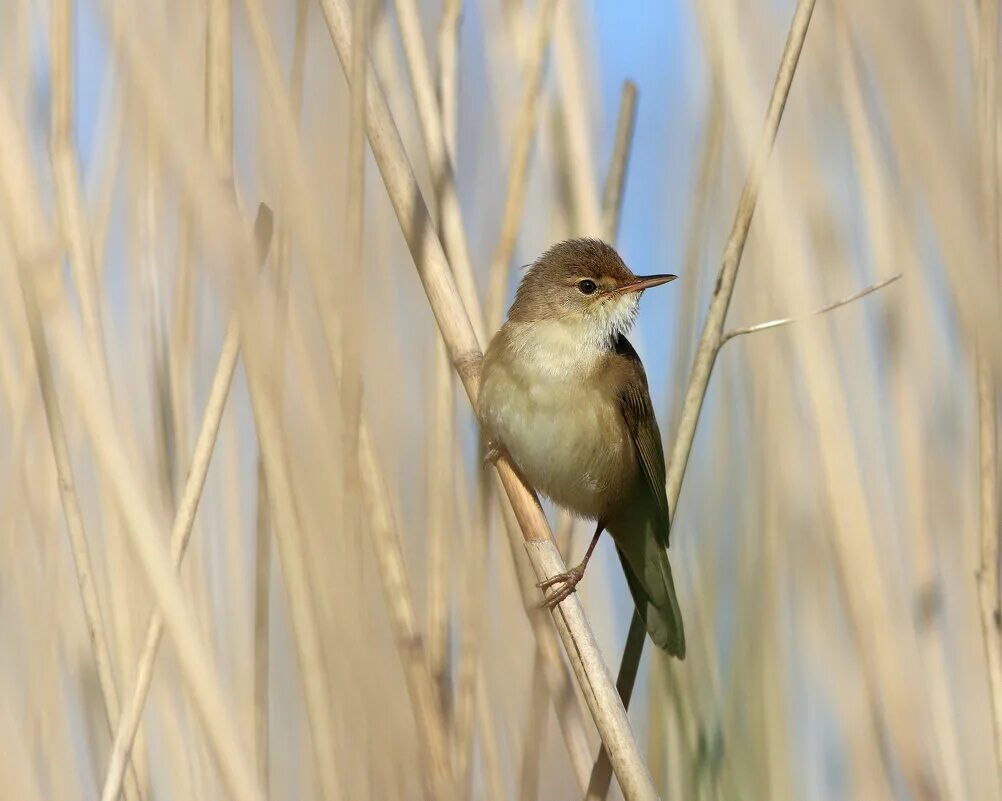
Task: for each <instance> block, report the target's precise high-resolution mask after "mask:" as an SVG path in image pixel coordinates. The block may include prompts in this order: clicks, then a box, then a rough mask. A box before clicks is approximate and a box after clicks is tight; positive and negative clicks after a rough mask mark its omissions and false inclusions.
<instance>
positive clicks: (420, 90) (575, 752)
mask: <svg viewBox="0 0 1002 801" xmlns="http://www.w3.org/2000/svg"><path fill="white" fill-rule="evenodd" d="M410 5H413V2H412V0H411V2H410ZM321 6H322V9H323V11H324V16H325V18H326V21H327V25H328V29H329V31H330V34H331V38H332V40H333V41H334V44H335V47H336V48H337V51H338V56H339V58H340V61H341V64H342V67H343V68H345V69H346V70H347V65H348V64H350V63H351V52H352V50H351V37H350V33H349V28H348V25H347V19H348V16H347V12H346V10H345V8H344V4H343V2H341V0H323V2H322V3H321ZM399 16H400V25H401V36H402V37H403V39H404V42H405V51H406V52H407V53H408V54H409V55H408V66H409V71H410V75H411V81H412V83H413V85H414V94H415V97H416V98H423V100H420V101H419V105H418V108H419V116H420V119H421V123H422V131H423V136H424V139H425V142H426V144H427V143H431V144H430V145H427V146H428V150H429V160H430V161H431V162H432V164H434V163H435V159H436V158H438V159H441V158H443V157H444V153H445V151H444V149H442V148H436V146H435V144H434V143H435V142H438V141H441V140H442V139H443V138H444V136H443V134H442V133H441V130H442V126H441V122H440V121H439V119H438V115H437V113H435V109H434V107H432V108H431V109H430V110H429V109H428V108H425V112H424V113H420V109H421V108H422V107H426V106H427V105H428V104H430V103H433V101H434V93H433V91H432V89H431V86H430V80H431V78H430V69H429V68H428V67H427V64H426V61H425V59H424V58H423V51H422V50H421V48H420V47H419V45H418V44H417V42H419V41H420V32H419V29H418V28H417V26H416V24H415V21H416V19H417V14H416V9H413V8H411V9H410V10H408V2H402V3H400V14H399ZM368 85H369V90H368V96H369V110H368V115H367V120H366V121H367V125H368V126H369V140H370V144H371V145H372V149H373V153H374V155H375V156H376V160H377V163H378V164H379V167H380V171H381V173H382V175H383V180H384V183H385V184H386V186H387V191H388V193H389V194H390V198H391V200H392V201H394V203H395V206H396V208H395V210H396V212H397V217H398V219H399V220H400V221H401V226H402V227H404V228H405V235H407V232H408V230H410V226H411V225H418V224H419V222H420V221H414V222H413V223H412V222H411V220H412V219H413V218H412V217H411V212H410V211H409V210H407V209H406V207H403V210H402V208H401V206H402V204H403V203H404V202H413V198H417V197H419V196H420V195H419V191H418V188H417V185H416V182H415V181H414V178H413V173H412V171H411V169H410V164H409V161H408V160H407V156H406V154H405V152H404V149H403V145H402V143H401V142H400V139H399V135H398V134H397V132H396V126H395V124H394V122H393V118H392V116H391V114H390V111H389V108H388V107H387V105H386V101H385V99H384V98H383V96H382V93H381V92H380V90H379V84H378V81H376V80H375V79H374V78H373V79H370V80H369V81H368ZM433 173H435V170H434V168H433ZM438 174H439V175H440V176H441V179H442V184H441V185H440V187H439V188H440V190H441V191H442V197H443V199H444V198H447V197H448V196H449V194H450V188H451V192H452V194H453V195H454V193H455V190H454V185H453V179H452V175H451V169H449V168H448V165H447V164H446V165H443V166H441V167H440V168H439V170H438ZM408 179H409V180H408ZM403 198H407V199H408V200H406V201H404V200H402V199H403ZM457 209H458V206H457ZM425 214H426V212H425ZM450 219H452V218H450V216H449V215H448V213H447V208H446V207H445V206H443V209H442V226H443V227H444V228H447V229H448V230H451V231H452V234H451V235H450V237H451V238H450V239H447V240H446V242H453V245H454V247H455V252H457V253H459V254H463V253H465V252H466V250H467V249H466V244H465V241H466V240H465V232H464V231H463V228H462V222H461V220H460V219H459V218H458V217H456V218H454V219H453V222H451V223H450ZM450 253H451V252H450ZM447 266H451V269H452V271H453V272H455V273H456V274H457V276H459V275H462V274H464V273H466V272H467V271H470V272H469V276H468V278H467V279H466V283H470V284H472V283H473V277H472V267H471V266H470V264H469V261H468V260H467V259H464V258H463V257H462V255H460V257H459V258H458V259H456V260H454V261H452V262H451V264H449V265H447ZM457 281H458V284H459V286H460V287H461V286H462V285H463V283H464V282H463V281H461V280H458V279H457ZM464 302H465V298H464ZM469 308H470V306H469V305H467V309H469ZM473 327H474V329H475V330H477V329H478V325H477V323H474V324H473ZM479 327H482V325H480V326H479ZM477 353H478V354H479V345H478V346H477ZM516 561H517V559H516ZM526 591H527V592H530V593H531V595H528V596H525V598H524V602H525V603H526V605H527V606H529V605H531V604H532V603H533V601H532V600H530V598H532V599H534V598H535V597H536V595H535V592H534V590H531V589H528V588H527V589H526ZM533 632H534V634H535V636H536V637H537V641H538V644H539V651H540V653H541V654H543V655H545V656H546V658H548V659H551V660H555V661H553V662H552V664H551V665H550V666H549V669H548V670H547V671H546V675H547V678H548V685H549V687H550V694H551V697H552V698H553V702H554V706H555V710H556V713H557V719H558V721H559V722H560V728H561V733H562V734H563V737H564V741H565V743H566V744H567V747H568V751H569V753H570V754H571V760H572V763H573V764H574V765H575V768H576V771H575V772H576V775H577V776H578V778H579V780H580V782H581V787H582V789H583V788H584V777H585V776H586V775H587V764H586V763H587V762H588V761H590V760H589V759H588V757H587V754H588V746H587V736H586V735H585V733H584V731H583V729H582V726H581V720H580V714H579V713H578V712H577V710H576V700H575V699H574V698H573V694H570V695H568V692H567V691H568V688H569V677H568V674H567V669H566V667H565V666H564V665H563V663H562V662H561V661H560V660H559V657H558V656H557V651H556V649H555V648H554V647H553V645H554V642H553V635H552V631H551V630H550V629H548V628H547V627H545V626H538V625H534V626H533ZM568 699H569V701H568Z"/></svg>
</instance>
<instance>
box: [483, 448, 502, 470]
mask: <svg viewBox="0 0 1002 801" xmlns="http://www.w3.org/2000/svg"><path fill="white" fill-rule="evenodd" d="M500 458H501V450H500V448H498V446H497V445H495V444H494V443H493V442H488V443H487V452H486V453H485V454H484V467H490V466H491V465H492V464H497V460H498V459H500Z"/></svg>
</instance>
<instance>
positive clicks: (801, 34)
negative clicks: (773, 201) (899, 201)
mask: <svg viewBox="0 0 1002 801" xmlns="http://www.w3.org/2000/svg"><path fill="white" fill-rule="evenodd" d="M813 11H814V0H799V2H798V3H797V9H796V11H795V12H794V15H793V21H792V23H791V25H790V33H789V36H788V37H787V39H786V47H785V49H784V51H783V56H782V59H781V61H780V65H779V73H778V74H777V76H776V83H775V86H774V87H773V90H772V97H771V99H770V100H769V108H768V110H767V112H766V117H765V124H764V126H763V131H762V138H761V140H760V143H759V148H758V151H757V152H756V154H755V157H754V160H753V162H752V165H751V169H750V171H749V173H748V178H747V180H746V182H745V185H744V189H743V190H742V192H741V199H740V200H739V201H738V210H737V213H736V215H735V217H734V225H733V227H732V228H731V235H730V237H729V238H728V240H727V245H726V247H725V248H724V258H723V263H722V264H721V267H720V274H719V276H718V278H717V287H716V289H715V290H714V293H713V299H712V300H711V301H710V308H709V310H708V311H707V315H706V322H705V323H704V324H703V333H702V336H701V337H700V341H699V347H698V349H697V351H696V358H695V362H694V363H693V366H692V375H691V376H690V378H689V386H688V388H687V389H686V393H685V401H684V402H683V404H682V415H681V418H680V420H679V427H678V432H677V434H676V435H675V442H674V445H673V447H672V452H671V457H670V459H669V461H668V476H667V481H666V483H667V489H668V506H669V508H670V509H671V510H672V511H673V512H674V509H675V506H676V504H677V503H678V496H679V491H680V490H681V488H682V477H683V476H684V475H685V468H686V465H687V464H688V461H689V452H690V451H691V450H692V441H693V439H694V438H695V435H696V423H697V422H698V421H699V413H700V411H701V409H702V407H703V398H704V397H705V396H706V388H707V386H708V385H709V383H710V372H711V371H712V369H713V364H714V362H715V361H716V358H717V353H718V352H719V350H720V340H721V337H722V336H723V332H724V320H725V318H726V316H727V309H728V307H729V306H730V303H731V296H732V295H733V293H734V281H735V279H736V278H737V274H738V267H739V265H740V264H741V254H742V253H743V252H744V247H745V242H746V241H747V239H748V231H749V229H750V228H751V221H752V215H753V214H754V213H755V204H756V202H757V201H758V195H759V189H760V187H761V183H762V176H763V175H764V173H765V168H766V165H767V164H768V161H769V156H770V154H771V153H772V146H773V143H774V142H775V141H776V132H777V131H778V130H779V123H780V120H781V119H782V117H783V108H784V106H785V105H786V98H787V97H788V96H789V94H790V86H791V85H792V83H793V76H794V73H795V72H796V69H797V62H798V61H799V59H800V51H801V49H802V48H803V46H804V39H805V38H806V37H807V29H808V26H809V25H810V21H811V14H812V13H813Z"/></svg>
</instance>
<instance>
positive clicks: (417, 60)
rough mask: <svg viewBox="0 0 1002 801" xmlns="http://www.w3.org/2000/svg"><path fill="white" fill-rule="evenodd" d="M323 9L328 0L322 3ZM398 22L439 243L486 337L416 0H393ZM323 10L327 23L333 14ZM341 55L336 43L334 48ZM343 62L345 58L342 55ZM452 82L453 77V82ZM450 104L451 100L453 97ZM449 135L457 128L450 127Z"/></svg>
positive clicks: (479, 336)
mask: <svg viewBox="0 0 1002 801" xmlns="http://www.w3.org/2000/svg"><path fill="white" fill-rule="evenodd" d="M321 5H322V6H323V7H324V8H325V9H326V8H327V7H328V5H329V0H323V2H322V4H321ZM395 7H396V10H397V22H398V23H399V25H400V38H401V40H402V41H403V45H404V55H405V56H406V58H407V72H408V74H409V76H410V82H411V93H412V94H413V96H414V102H415V104H416V105H417V111H418V118H419V121H420V124H421V138H422V139H423V141H424V146H425V152H426V153H427V155H428V164H429V166H430V167H431V177H432V183H433V184H434V192H435V199H436V201H437V203H438V206H439V208H438V214H439V231H440V238H441V241H442V245H443V247H444V248H445V251H446V253H447V254H448V256H449V263H450V264H451V266H452V272H453V276H454V277H455V280H456V285H457V287H458V288H459V294H460V296H461V297H462V299H463V305H464V306H465V307H466V313H467V314H468V315H469V317H470V320H471V321H473V328H474V331H476V333H477V339H478V340H480V341H481V342H483V341H484V337H485V331H484V330H483V327H482V324H481V322H480V321H481V320H482V319H483V313H482V312H481V309H480V296H479V295H478V294H477V285H476V281H475V279H474V274H473V266H472V263H471V261H470V253H469V246H468V244H467V239H466V233H465V230H464V227H463V216H462V210H461V208H460V205H459V198H458V196H457V195H456V186H455V180H454V178H453V173H452V170H453V164H452V161H451V158H450V155H449V153H450V149H449V146H448V144H447V138H446V137H447V135H448V134H447V133H446V130H447V129H446V127H445V125H444V123H443V120H442V118H441V114H440V111H439V106H438V101H437V100H436V98H435V84H434V82H433V80H432V77H431V64H430V62H429V60H428V55H427V52H426V51H425V45H424V37H423V35H422V33H421V18H420V15H419V13H418V7H417V3H416V2H415V0H396V4H395ZM324 13H325V14H327V18H328V24H331V23H332V21H333V17H332V16H331V15H330V14H328V12H327V11H326V10H325V12H324ZM338 52H339V54H340V52H341V51H340V48H339V49H338ZM341 60H342V62H344V57H343V56H342V57H341ZM452 83H453V86H454V85H455V81H453V82H452ZM453 103H454V101H453ZM452 135H453V137H454V136H455V133H454V132H453V134H452Z"/></svg>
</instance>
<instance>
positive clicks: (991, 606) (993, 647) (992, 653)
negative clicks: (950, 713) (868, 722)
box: [977, 358, 1002, 780]
mask: <svg viewBox="0 0 1002 801" xmlns="http://www.w3.org/2000/svg"><path fill="white" fill-rule="evenodd" d="M977 371H978V374H977V381H978V444H979V477H980V492H981V525H980V529H981V538H980V539H981V564H980V565H979V567H978V601H979V603H980V606H981V631H982V635H983V637H984V646H985V664H986V665H987V669H988V686H989V690H990V693H991V703H992V720H993V724H994V726H993V731H992V733H993V735H994V739H995V758H996V761H997V763H998V766H997V767H998V770H999V778H1000V780H1002V623H1000V621H1002V612H1000V607H999V592H1000V581H999V567H998V564H999V537H1000V535H1002V529H1000V523H999V506H998V489H999V483H998V480H999V472H998V426H997V423H996V417H995V414H996V412H995V409H996V403H995V383H994V376H993V375H992V373H991V368H990V367H989V365H988V363H987V360H986V359H984V358H979V359H978V368H977Z"/></svg>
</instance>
